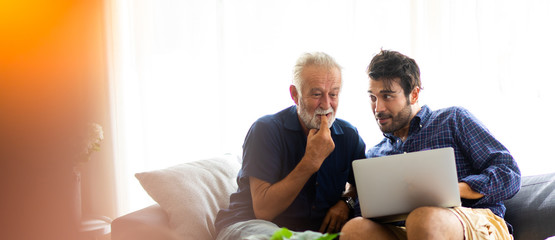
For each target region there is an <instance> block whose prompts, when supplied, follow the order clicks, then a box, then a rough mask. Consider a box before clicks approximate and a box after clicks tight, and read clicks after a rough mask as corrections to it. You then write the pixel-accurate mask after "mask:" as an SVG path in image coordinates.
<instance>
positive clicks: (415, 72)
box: [366, 49, 422, 97]
mask: <svg viewBox="0 0 555 240" xmlns="http://www.w3.org/2000/svg"><path fill="white" fill-rule="evenodd" d="M366 73H368V76H369V77H370V78H371V79H372V80H383V81H386V82H385V84H386V86H388V87H389V86H391V81H392V80H393V79H394V78H397V77H398V78H400V79H401V81H400V83H399V85H401V87H402V88H403V91H405V96H406V97H408V96H409V94H410V93H411V92H412V90H413V89H414V88H415V87H418V88H420V89H422V83H421V82H420V68H418V64H416V61H414V59H412V58H410V57H407V56H405V55H403V54H401V53H399V52H396V51H390V50H383V49H382V50H381V51H380V53H378V54H376V56H374V58H372V61H370V65H368V68H367V69H366Z"/></svg>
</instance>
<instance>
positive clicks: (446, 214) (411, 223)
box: [406, 207, 464, 240]
mask: <svg viewBox="0 0 555 240" xmlns="http://www.w3.org/2000/svg"><path fill="white" fill-rule="evenodd" d="M406 227H407V236H408V239H442V240H448V239H451V240H463V239H464V232H463V225H462V223H461V222H460V220H459V218H457V216H456V215H455V214H454V213H453V212H451V211H449V209H446V208H440V207H420V208H417V209H415V210H414V211H412V212H411V213H410V214H409V216H408V217H407V221H406Z"/></svg>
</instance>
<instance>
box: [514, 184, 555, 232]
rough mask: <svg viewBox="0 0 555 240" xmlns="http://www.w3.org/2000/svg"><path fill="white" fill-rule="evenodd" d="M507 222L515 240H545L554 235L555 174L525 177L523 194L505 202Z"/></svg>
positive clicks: (520, 193)
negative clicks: (510, 226)
mask: <svg viewBox="0 0 555 240" xmlns="http://www.w3.org/2000/svg"><path fill="white" fill-rule="evenodd" d="M505 206H506V207H507V212H506V214H505V220H506V221H507V222H509V223H510V224H511V225H513V228H514V233H513V235H514V237H515V240H535V239H540V240H543V239H545V238H547V237H549V236H554V235H555V220H554V219H553V216H555V173H550V174H544V175H535V176H524V177H523V178H522V186H521V188H520V191H519V192H518V193H517V194H516V195H515V196H514V197H513V198H511V199H509V200H507V201H505Z"/></svg>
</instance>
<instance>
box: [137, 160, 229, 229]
mask: <svg viewBox="0 0 555 240" xmlns="http://www.w3.org/2000/svg"><path fill="white" fill-rule="evenodd" d="M239 168H240V164H239V160H238V158H237V157H235V156H231V155H226V156H222V157H216V158H211V159H205V160H200V161H195V162H189V163H184V164H180V165H177V166H173V167H169V168H166V169H160V170H155V171H150V172H142V173H137V174H135V177H136V178H137V179H138V180H139V182H140V183H141V185H142V186H143V188H144V189H145V191H146V192H147V193H148V194H149V195H150V196H151V197H152V199H154V201H156V202H157V203H158V204H160V206H161V207H162V209H164V210H165V211H166V213H167V214H168V218H169V225H170V228H171V229H173V230H174V231H175V233H176V234H177V235H179V236H180V237H181V239H201V240H202V239H214V238H215V234H216V232H215V227H214V220H215V218H216V214H217V213H218V210H219V209H220V208H227V207H228V205H229V195H231V193H233V192H235V190H236V189H237V183H236V181H235V178H236V177H237V172H238V171H239Z"/></svg>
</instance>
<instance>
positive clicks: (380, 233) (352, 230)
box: [340, 217, 396, 240]
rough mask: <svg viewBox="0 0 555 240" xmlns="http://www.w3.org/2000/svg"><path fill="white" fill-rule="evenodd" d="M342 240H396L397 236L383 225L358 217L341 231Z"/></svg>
mask: <svg viewBox="0 0 555 240" xmlns="http://www.w3.org/2000/svg"><path fill="white" fill-rule="evenodd" d="M340 239H341V240H357V239H365V240H372V239H383V240H389V239H391V240H393V239H396V237H395V235H393V233H392V232H391V231H390V230H389V229H387V228H386V227H384V226H383V225H381V224H379V223H376V222H373V221H371V220H369V219H366V218H362V217H357V218H353V219H351V220H349V221H348V222H347V223H345V225H344V226H343V228H342V229H341V235H340Z"/></svg>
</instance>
